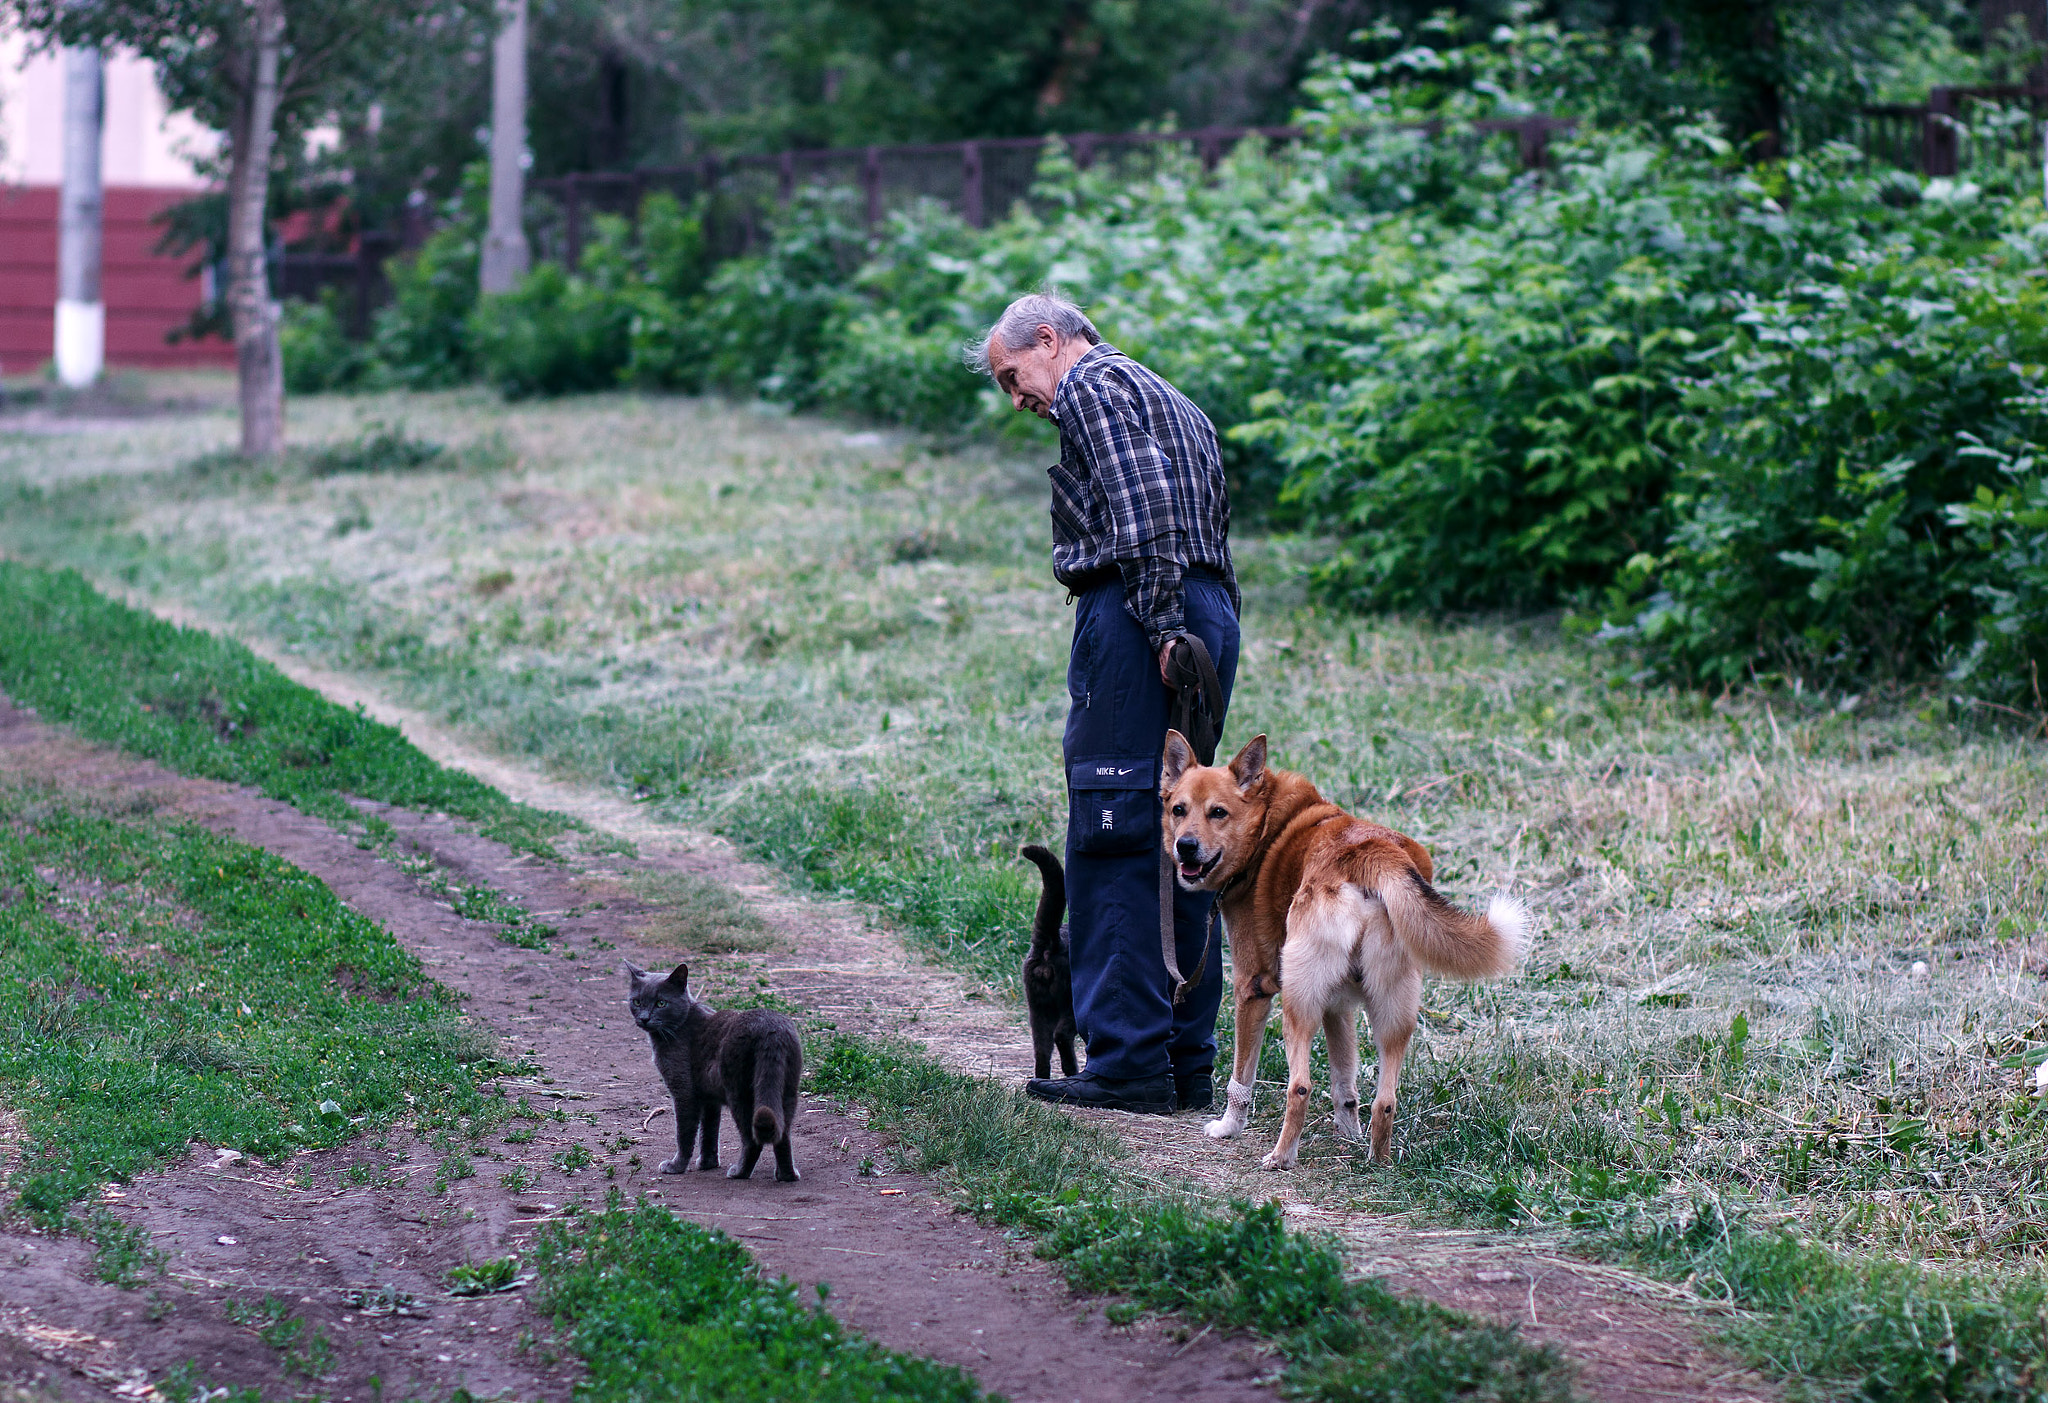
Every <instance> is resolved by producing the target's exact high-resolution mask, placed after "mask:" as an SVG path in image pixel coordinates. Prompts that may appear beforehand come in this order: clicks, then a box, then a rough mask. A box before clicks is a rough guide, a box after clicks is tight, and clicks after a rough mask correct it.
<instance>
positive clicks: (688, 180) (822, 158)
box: [281, 87, 2048, 336]
mask: <svg viewBox="0 0 2048 1403" xmlns="http://www.w3.org/2000/svg"><path fill="white" fill-rule="evenodd" d="M1987 103H1997V104H2002V105H2005V106H2009V107H2023V108H2025V109H2027V110H2028V111H2029V112H2031V113H2032V115H2033V116H2034V118H2035V119H2036V120H2035V121H2034V122H2029V123H2027V124H2025V125H2024V126H2015V127H2014V128H2012V129H2011V130H2010V131H2009V132H2008V133H2007V134H2006V135H2005V136H2004V137H2003V138H2002V139H2001V140H2000V141H1999V142H1997V143H1993V142H1987V141H1983V140H1979V141H1967V140H1966V139H1965V135H1964V134H1965V132H1967V131H1968V130H1969V126H1968V122H1969V118H1970V114H1971V109H1972V108H1973V107H1975V106H1978V105H1981V104H1987ZM2044 116H2048V88H2042V87H1977V88H1935V89H1934V90H1933V91H1931V92H1930V93H1929V94H1928V96H1927V101H1926V102H1924V103H1920V104H1898V105H1890V106H1877V107H1866V108H1864V109H1863V110H1862V111H1861V112H1860V113H1859V114H1858V116H1857V117H1856V119H1855V121H1854V124H1853V127H1852V129H1851V131H1850V132H1849V133H1847V135H1849V137H1850V139H1852V140H1853V141H1854V142H1855V143H1856V144H1857V145H1858V146H1860V147H1861V148H1862V149H1863V151H1864V152H1865V154H1867V155H1868V156H1869V157H1870V158H1871V159H1872V160H1876V161H1882V162H1884V163H1886V164H1889V165H1893V166H1897V167H1899V168H1900V169H1903V170H1916V171H1918V172H1920V173H1921V174H1923V175H1928V176H1954V175H1959V174H1962V173H1964V172H1965V171H1966V170H1967V169H1968V168H1971V167H1972V166H1974V165H1976V164H1977V163H1978V162H1981V161H1987V160H1988V161H2001V160H2010V159H2013V158H2014V157H2016V156H2021V155H2024V154H2026V153H2027V152H2031V155H2032V157H2033V158H2035V159H2037V160H2038V159H2041V158H2042V155H2043V153H2042V149H2041V145H2040V142H2041V137H2040V133H2039V119H2040V118H2042V117H2044ZM1575 125H1576V123H1575V122H1574V121H1573V120H1572V119H1570V118H1564V117H1549V116H1541V115H1537V116H1528V117H1503V118H1494V119H1489V120H1485V121H1479V122H1474V123H1473V124H1472V126H1473V127H1474V129H1476V130H1477V131H1479V132H1481V133H1483V134H1486V135H1489V136H1507V135H1512V136H1513V138H1514V141H1515V153H1516V157H1517V159H1519V161H1520V162H1521V164H1522V166H1523V168H1524V169H1526V170H1540V169H1542V168H1544V167H1545V166H1547V165H1548V164H1549V159H1550V142H1551V138H1552V137H1553V136H1554V135H1556V134H1557V133H1559V132H1564V131H1570V130H1571V129H1572V128H1573V127H1574V126H1575ZM1415 129H1416V130H1420V131H1423V132H1426V133H1430V134H1434V133H1435V132H1436V131H1438V130H1439V124H1436V123H1423V124H1418V125H1417V127H1416V128H1415ZM1303 135H1304V133H1303V132H1302V131H1301V129H1300V128H1298V127H1204V128H1200V129H1198V130H1194V131H1180V132H1115V133H1109V132H1082V133H1078V134H1076V135H1074V136H1069V137H1064V138H1053V137H1044V136H1020V137H999V138H988V139H982V140H977V141H947V142H935V143H930V144H926V145H911V146H859V147H846V148H833V149H824V150H804V151H782V152H777V153H774V154H772V155H754V156H725V157H719V156H707V157H705V158H704V159H703V160H700V161H697V162H694V163H692V164H690V165H684V166H650V167H644V168H642V169H639V170H631V171H591V172H586V173H582V174H577V175H563V176H553V177H549V178H545V179H541V180H536V181H534V182H532V185H531V191H532V194H533V195H534V196H535V197H536V198H535V200H534V204H533V206H532V207H530V208H531V212H532V214H533V215H534V216H535V217H534V218H533V220H532V223H533V225H534V228H533V232H534V234H535V235H536V238H535V252H536V255H537V256H539V257H543V258H554V259H558V260H560V261H561V262H563V263H566V264H568V265H569V266H571V267H574V266H575V265H576V264H577V263H578V262H579V261H580V260H581V259H582V256H583V246H584V243H585V241H586V240H587V238H588V236H589V232H590V220H591V217H592V216H593V215H595V214H601V213H611V214H619V215H624V216H626V217H628V218H631V217H632V216H633V215H634V214H635V213H636V212H637V211H638V210H639V208H640V202H641V201H642V200H643V199H645V198H646V197H647V195H648V194H649V193H650V192H652V191H655V190H666V191H669V192H671V193H673V194H675V195H676V196H677V197H678V198H680V199H682V200H684V201H686V202H687V201H690V200H694V199H695V198H696V197H697V196H699V195H703V196H705V197H707V199H706V206H707V211H708V215H709V228H708V229H707V231H706V232H707V236H708V239H709V243H710V245H711V252H712V254H713V256H715V257H721V258H724V257H731V256H733V255H735V254H739V253H742V252H745V251H746V250H748V249H751V248H754V247H757V246H758V245H759V242H760V240H761V238H762V236H763V234H764V232H765V231H766V229H767V227H768V225H769V223H770V221H771V220H772V217H773V211H774V209H775V207H776V206H777V205H778V204H783V203H787V202H788V201H789V200H790V199H791V198H792V197H793V196H794V195H795V194H796V192H797V191H798V190H799V189H800V188H802V187H805V186H813V185H822V186H836V187H839V188H847V189H852V190H854V191H857V192H858V196H857V198H858V203H859V207H860V210H861V214H862V217H863V218H864V220H865V221H866V223H867V224H868V225H869V226H873V225H874V224H876V223H878V222H880V220H881V219H882V218H883V216H884V215H885V214H886V213H887V212H888V211H889V210H890V209H892V208H902V207H905V206H907V205H909V204H911V203H913V202H915V201H918V200H921V199H929V200H936V201H937V202H939V203H940V204H942V205H945V206H946V207H948V208H950V209H951V210H953V212H954V213H956V214H958V215H959V216H960V217H961V218H962V219H964V220H965V221H966V222H967V223H969V224H971V225H973V226H974V227H976V228H985V227H986V226H987V225H988V224H989V222H990V221H991V220H994V219H999V218H1001V217H1003V216H1004V215H1006V214H1008V212H1009V211H1010V209H1011V208H1012V207H1013V206H1014V205H1015V204H1016V202H1017V201H1019V200H1021V199H1024V198H1025V197H1026V196H1027V195H1028V194H1029V193H1030V190H1031V185H1032V182H1033V179H1034V178H1035V176H1036V173H1037V170H1038V163H1039V158H1040V157H1041V156H1042V155H1043V154H1044V151H1045V148H1046V146H1047V144H1048V143H1049V142H1051V141H1053V140H1055V139H1059V140H1064V141H1065V142H1066V144H1067V147H1068V149H1069V151H1070V152H1071V153H1072V155H1073V159H1074V164H1075V165H1077V166H1079V167H1080V168H1081V169H1083V170H1086V169H1090V168H1092V167H1094V166H1096V165H1098V164H1102V163H1105V162H1114V163H1115V164H1116V165H1117V166H1118V167H1119V168H1121V169H1126V170H1129V171H1130V172H1131V173H1132V174H1133V175H1137V174H1140V173H1142V172H1143V170H1144V169H1146V167H1147V165H1148V163H1151V164H1156V160H1155V159H1154V158H1156V157H1157V155H1158V154H1160V153H1161V152H1163V151H1167V150H1171V149H1173V148H1180V149H1183V150H1185V151H1188V152H1192V153H1193V154H1194V155H1196V156H1197V157H1199V158H1200V161H1201V164H1202V167H1203V169H1205V170H1213V169H1215V167H1216V165H1217V163H1218V162H1220V161H1221V160H1222V159H1223V157H1224V156H1225V155H1226V154H1227V153H1228V152H1229V151H1230V150H1231V149H1232V148H1233V147H1235V146H1236V145H1237V144H1238V143H1239V142H1241V141H1243V140H1244V139H1245V138H1247V137H1258V138H1262V139H1264V140H1266V141H1270V142H1275V143H1282V144H1284V143H1289V142H1295V141H1299V140H1301V139H1302V137H1303ZM2022 147H2024V148H2025V151H2023V150H2022ZM409 213H411V214H413V215H424V213H425V210H424V206H421V205H417V204H416V205H415V207H414V209H413V210H412V211H410V212H409ZM406 225H407V227H406V228H405V230H403V231H401V232H396V233H382V232H373V233H370V234H368V235H366V236H365V237H364V238H363V239H361V240H360V242H359V244H358V247H357V249H356V250H355V251H354V252H351V253H345V254H289V255H287V256H286V258H285V260H284V268H283V270H282V277H281V284H282V286H281V291H283V292H284V293H285V295H287V296H301V297H311V296H318V295H319V292H320V290H321V289H322V288H325V287H340V288H342V289H343V290H344V300H345V303H346V306H347V310H348V312H349V316H348V322H349V329H350V331H351V332H352V334H355V335H357V336H361V335H365V334H367V331H368V327H369V321H370V316H371V313H372V312H373V311H374V310H375V308H376V307H377V306H379V305H381V304H382V303H383V302H384V300H386V298H387V297H388V296H389V288H388V284H387V283H386V281H385V278H384V274H383V263H384V260H385V259H386V258H388V257H390V256H391V255H392V254H393V253H402V252H404V251H406V250H409V249H412V248H415V247H417V246H418V244H419V242H420V240H421V239H422V238H424V237H425V233H426V223H425V221H424V219H423V218H408V219H407V221H406Z"/></svg>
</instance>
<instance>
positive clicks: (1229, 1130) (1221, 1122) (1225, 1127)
mask: <svg viewBox="0 0 2048 1403" xmlns="http://www.w3.org/2000/svg"><path fill="white" fill-rule="evenodd" d="M1243 1130H1244V1122H1243V1121H1241V1120H1237V1119H1234V1118H1233V1117H1230V1116H1221V1117H1219V1118H1217V1119H1216V1120H1212V1121H1210V1122H1209V1123H1208V1124H1207V1125H1204V1126H1203V1127H1202V1133H1203V1134H1204V1135H1206V1136H1208V1137H1209V1138H1210V1139H1211V1140H1235V1139H1236V1138H1237V1137H1238V1135H1239V1134H1240V1133H1241V1132H1242V1131H1243Z"/></svg>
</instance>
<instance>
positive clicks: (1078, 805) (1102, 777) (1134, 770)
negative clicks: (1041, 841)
mask: <svg viewBox="0 0 2048 1403" xmlns="http://www.w3.org/2000/svg"><path fill="white" fill-rule="evenodd" d="M1156 763H1157V762H1156V761H1154V760H1153V759H1152V758H1151V757H1149V756H1121V755H1106V756H1092V757H1089V758H1086V759H1081V760H1075V761H1072V762H1070V763H1069V764H1068V766H1067V803H1068V809H1067V842H1068V844H1069V845H1070V846H1071V847H1072V849H1073V851H1074V852H1076V853H1087V854H1092V855H1096V856H1103V855H1108V854H1112V853H1136V852H1143V851H1145V850H1146V849H1147V848H1151V847H1157V846H1158V844H1159V790H1158V786H1157V785H1156V784H1155V783H1154V781H1153V767H1154V765H1155V764H1156Z"/></svg>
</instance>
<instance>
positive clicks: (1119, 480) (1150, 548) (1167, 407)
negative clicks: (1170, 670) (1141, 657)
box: [1046, 344, 1242, 652]
mask: <svg viewBox="0 0 2048 1403" xmlns="http://www.w3.org/2000/svg"><path fill="white" fill-rule="evenodd" d="M1052 417H1053V419H1054V421H1055V422H1057V423H1058V424H1059V426H1060V460H1059V462H1058V463H1056V464H1054V465H1053V466H1052V467H1050V468H1048V469H1046V475H1047V476H1048V477H1050V478H1051V479H1052V573H1053V577H1054V578H1055V579H1057V580H1058V581H1059V582H1060V583H1061V584H1063V585H1065V586H1067V587H1068V588H1069V589H1081V588H1085V587H1086V586H1087V585H1090V584H1094V583H1097V579H1096V578H1093V577H1099V576H1100V575H1101V574H1102V572H1104V571H1106V570H1108V569H1110V568H1112V567H1114V568H1115V569H1117V570H1118V571H1120V572H1121V573H1122V574H1123V578H1124V608H1125V609H1126V610H1127V611H1129V613H1130V615H1131V617H1132V618H1134V619H1136V620H1137V621H1138V623H1139V624H1140V625H1142V626H1143V628H1144V630H1145V634H1146V636H1147V637H1148V638H1150V639H1151V641H1152V649H1153V651H1154V652H1157V651H1158V650H1159V649H1160V648H1161V647H1162V646H1164V644H1165V642H1166V639H1167V638H1168V637H1170V636H1172V635H1173V634H1176V633H1179V632H1180V631H1181V629H1182V628H1183V627H1184V626H1185V623H1186V618H1185V615H1184V612H1183V599H1182V590H1181V577H1182V576H1183V575H1184V574H1186V573H1187V571H1188V570H1189V569H1190V568H1191V567H1198V566H1205V567H1207V568H1208V569H1210V570H1213V571H1215V572H1216V573H1217V574H1219V575H1221V576H1222V577H1223V581H1224V584H1225V585H1226V586H1227V587H1228V589H1229V590H1230V602H1231V603H1232V604H1233V605H1234V606H1238V607H1240V608H1241V607H1242V601H1241V600H1240V599H1239V597H1238V592H1237V573H1236V571H1235V570H1234V569H1233V568H1232V566H1231V563H1230V543H1229V539H1228V537H1229V534H1230V496H1229V493H1228V492H1227V491H1226V490H1225V488H1224V485H1223V463H1222V459H1221V456H1220V455H1219V453H1218V451H1217V447H1216V429H1215V426H1214V425H1212V424H1211V423H1210V422H1209V419H1208V416H1207V415H1205V414H1203V413H1202V411H1201V410H1199V409H1197V408H1195V406H1194V405H1193V404H1192V403H1190V402H1189V401H1188V399H1187V397H1186V396H1185V395H1183V394H1181V392H1180V391H1178V390H1176V389H1174V388H1173V386H1171V385H1169V384H1167V383H1166V382H1165V381H1164V380H1162V379H1160V378H1159V377H1158V376H1157V375H1154V374H1153V373H1152V372H1151V371H1149V370H1147V369H1145V367H1144V366H1142V365H1139V364H1138V363H1137V362H1136V361H1134V360H1132V359H1131V358H1130V357H1129V356H1126V355H1125V354H1124V353H1123V352H1121V351H1119V350H1117V349H1116V348H1115V347H1114V346H1110V345H1106V344H1105V345H1098V346H1096V347H1095V348H1094V349H1092V350H1090V351H1089V352H1088V353H1087V354H1086V355H1084V356H1082V357H1081V359H1080V360H1078V361H1076V362H1074V365H1073V367H1072V368H1071V369H1070V370H1068V371H1067V373H1066V374H1065V375H1064V376H1062V377H1061V379H1060V383H1059V387H1058V388H1057V389H1056V390H1054V391H1053V396H1052Z"/></svg>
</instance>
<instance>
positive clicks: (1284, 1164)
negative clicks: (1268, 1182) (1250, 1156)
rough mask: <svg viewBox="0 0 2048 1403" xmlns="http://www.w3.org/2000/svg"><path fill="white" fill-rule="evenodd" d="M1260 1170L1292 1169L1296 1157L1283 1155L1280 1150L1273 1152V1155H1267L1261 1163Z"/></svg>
mask: <svg viewBox="0 0 2048 1403" xmlns="http://www.w3.org/2000/svg"><path fill="white" fill-rule="evenodd" d="M1259 1168H1261V1169H1292V1168H1294V1156H1293V1155H1283V1154H1281V1153H1280V1152H1279V1151H1278V1150H1275V1151H1273V1153H1271V1154H1269V1155H1267V1156H1266V1157H1265V1158H1264V1159H1262V1160H1260V1161H1259Z"/></svg>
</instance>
